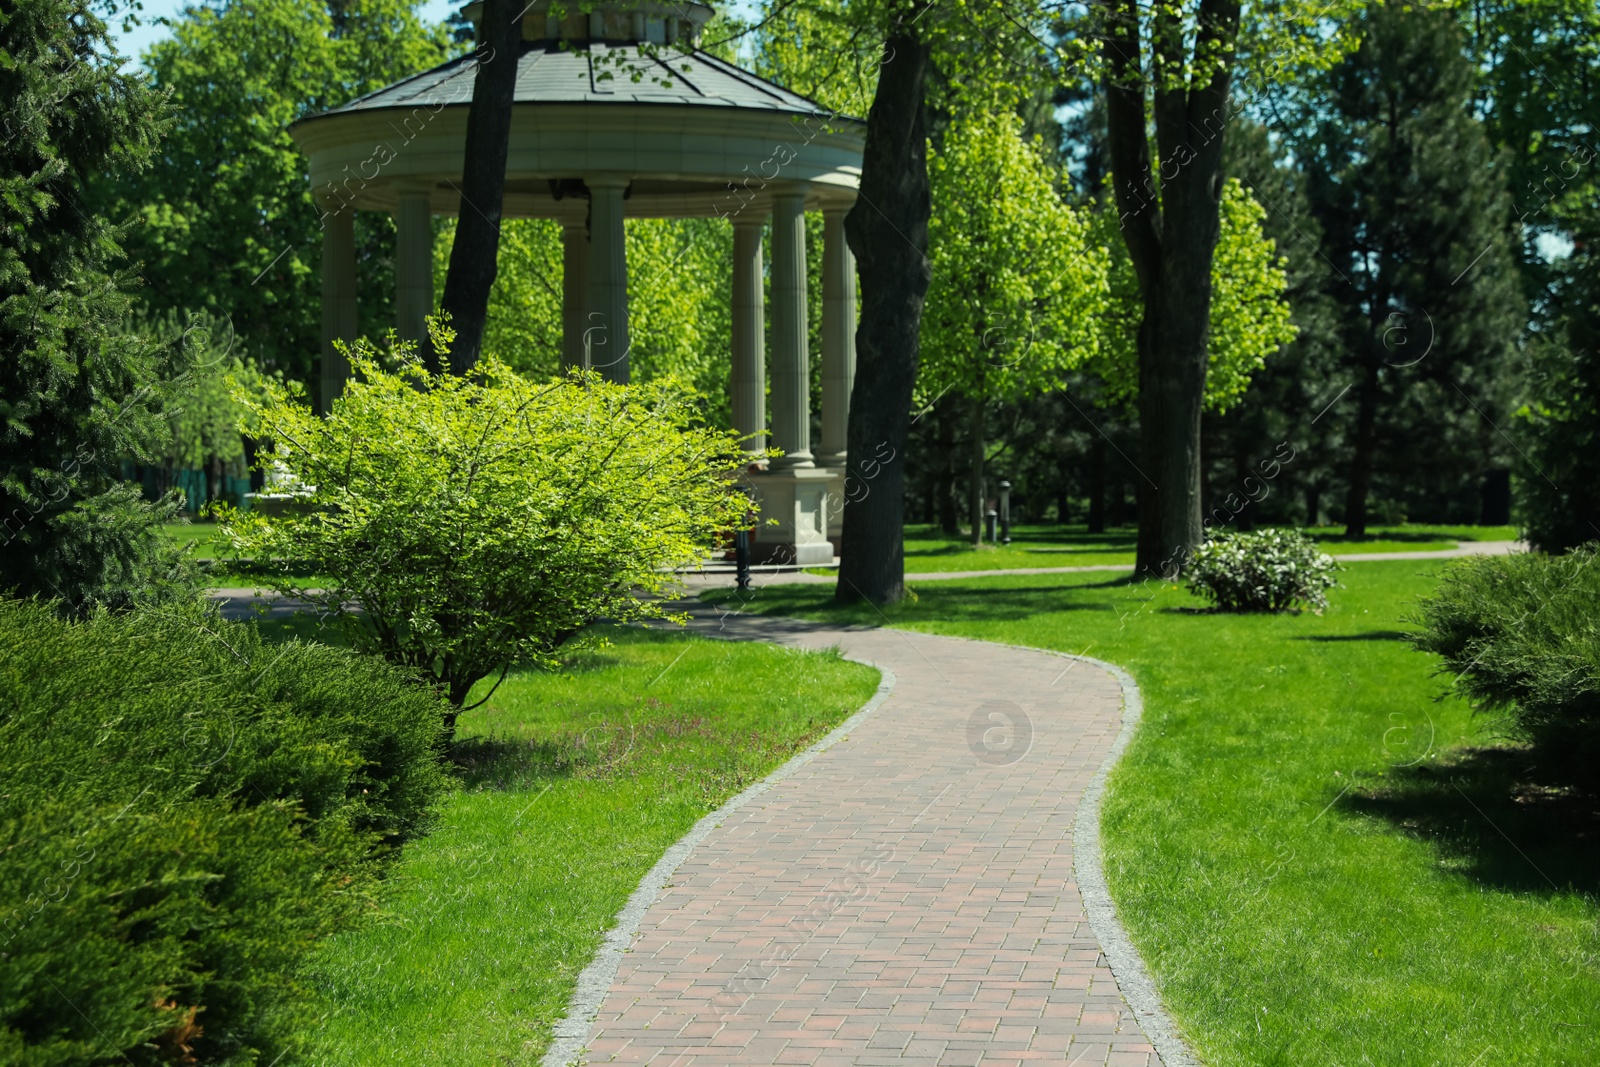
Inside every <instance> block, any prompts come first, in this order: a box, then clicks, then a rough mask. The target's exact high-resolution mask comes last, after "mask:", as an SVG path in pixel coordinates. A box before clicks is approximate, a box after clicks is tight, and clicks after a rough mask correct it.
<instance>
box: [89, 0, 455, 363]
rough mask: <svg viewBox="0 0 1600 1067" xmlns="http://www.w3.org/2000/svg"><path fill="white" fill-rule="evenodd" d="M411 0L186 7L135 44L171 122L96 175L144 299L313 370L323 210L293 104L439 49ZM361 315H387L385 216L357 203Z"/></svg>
mask: <svg viewBox="0 0 1600 1067" xmlns="http://www.w3.org/2000/svg"><path fill="white" fill-rule="evenodd" d="M416 7H417V4H416V3H415V0H348V2H346V0H330V2H326V3H324V2H321V0H229V2H227V3H222V4H203V5H195V6H190V7H186V8H184V10H183V12H182V14H181V15H179V16H178V17H176V18H174V19H173V20H172V22H171V30H172V32H171V36H170V37H167V38H164V39H162V40H158V41H157V42H156V43H155V44H153V45H152V46H151V47H150V49H149V51H148V52H147V53H146V54H145V55H144V57H143V65H144V67H145V68H146V69H147V70H148V71H149V74H150V78H151V80H152V81H153V83H154V84H155V85H156V86H157V87H158V88H160V89H162V90H165V91H166V92H167V93H168V94H169V97H170V100H171V102H172V105H173V108H174V111H175V113H176V122H175V124H174V125H173V127H172V128H171V130H170V131H169V132H168V134H167V137H166V139H165V141H164V144H163V146H162V151H161V152H160V154H159V155H158V156H157V157H156V158H155V160H154V161H153V163H154V165H153V166H152V168H151V169H150V170H149V171H147V172H145V173H143V174H140V175H122V176H118V177H116V178H114V179H113V180H110V181H105V182H100V183H97V186H98V188H97V189H96V194H97V197H98V199H99V201H100V202H101V203H102V204H103V206H104V210H105V211H106V212H107V213H108V214H111V215H112V216H114V217H117V218H127V219H129V220H130V221H132V222H135V223H136V225H135V226H133V228H132V229H131V231H130V233H129V237H128V248H129V251H130V253H131V254H132V255H133V256H134V257H135V258H136V259H138V260H139V261H140V262H141V264H142V266H141V270H142V271H143V274H144V276H145V278H147V279H148V281H149V285H148V288H147V290H146V292H145V293H144V294H143V297H144V300H145V301H146V303H147V304H148V305H149V307H150V309H151V310H153V311H156V312H164V311H168V310H178V311H207V312H209V313H211V314H213V315H218V316H226V317H227V318H228V319H229V320H230V322H231V324H232V329H233V330H234V331H235V332H236V333H237V335H238V336H239V337H240V339H241V340H242V341H243V343H244V345H245V347H246V348H247V349H248V350H249V351H250V352H251V354H252V355H253V356H254V357H255V358H256V360H257V361H258V362H259V363H260V365H261V366H262V367H264V368H266V369H269V370H273V369H276V370H279V371H282V372H283V373H285V374H287V375H289V376H290V377H293V378H296V379H299V380H304V381H309V380H311V378H312V376H313V374H314V363H313V361H314V359H315V358H316V353H318V352H320V351H321V332H320V331H321V326H320V318H319V312H318V309H319V307H320V306H321V288H320V281H319V278H320V275H321V267H320V263H321V258H320V257H321V247H322V238H321V229H320V224H319V219H320V216H321V212H320V211H319V210H318V208H317V207H316V205H315V202H314V200H313V195H312V194H313V190H312V189H311V188H310V186H309V185H308V184H307V182H306V177H305V175H306V163H305V158H304V156H303V155H301V153H300V151H299V149H297V148H296V147H295V145H294V141H293V139H292V138H291V137H290V136H289V132H288V127H289V126H290V124H291V123H293V122H294V121H295V120H297V119H300V118H304V117H305V116H307V115H310V114H315V113H317V112H320V111H324V110H326V109H328V108H331V107H336V106H338V105H340V104H343V103H346V102H348V101H350V100H352V99H354V98H355V97H357V96H360V95H362V94H363V93H368V92H371V91H373V90H375V89H378V88H381V87H382V86H384V85H387V84H389V83H390V82H393V81H396V80H398V79H400V78H403V77H406V76H409V75H412V74H416V73H418V72H420V71H423V70H426V69H428V68H429V67H432V66H435V65H437V64H438V63H440V62H443V61H444V60H445V59H446V58H448V56H449V55H451V54H453V52H454V51H455V48H454V46H453V45H451V44H450V43H449V41H448V39H447V37H446V35H445V32H444V29H443V27H442V26H434V27H427V26H424V25H423V24H422V23H421V22H419V21H418V19H417V17H416V14H415V9H416ZM356 244H357V260H358V262H357V272H358V275H359V276H360V278H361V280H362V300H361V302H360V309H361V321H360V328H361V331H362V333H363V334H365V335H368V336H381V334H382V332H383V331H384V330H386V329H387V328H388V326H389V325H390V324H391V323H392V322H393V321H394V315H393V292H394V282H393V245H394V224H393V222H392V221H391V220H390V219H389V217H388V216H387V215H384V214H382V213H379V212H372V211H362V212H358V213H357V214H356Z"/></svg>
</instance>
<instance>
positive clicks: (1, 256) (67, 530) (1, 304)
mask: <svg viewBox="0 0 1600 1067" xmlns="http://www.w3.org/2000/svg"><path fill="white" fill-rule="evenodd" d="M0 55H4V56H5V57H6V62H5V63H4V64H3V65H0V94H3V98H4V99H5V101H6V115H5V120H4V122H5V136H4V137H3V138H0V222H3V225H0V516H3V517H4V518H3V520H0V522H3V529H4V534H3V539H4V543H3V551H0V589H3V590H5V591H8V592H12V593H16V594H19V595H22V596H42V597H47V598H59V599H60V601H61V602H62V606H63V608H64V609H65V610H67V611H72V612H78V613H87V612H89V611H91V610H92V609H93V608H95V607H97V606H102V605H103V606H111V607H124V606H128V605H131V604H133V603H136V602H138V601H141V600H148V599H157V598H162V597H169V596H180V595H183V594H184V592H185V591H186V589H187V588H188V586H189V571H188V568H187V566H186V565H185V564H184V562H183V560H182V559H181V558H180V556H179V555H178V554H177V550H176V547H175V546H173V545H171V544H170V543H169V542H167V541H166V540H165V539H164V538H163V537H162V534H161V523H162V522H163V521H165V520H167V519H169V518H171V517H172V515H173V514H174V512H175V510H176V504H175V503H174V502H173V501H172V500H170V499H169V500H167V501H163V502H162V503H160V504H157V505H151V504H147V503H145V502H144V501H143V500H141V499H140V498H139V493H138V490H137V489H135V488H134V487H132V486H129V485H126V484H124V483H122V482H121V481H120V474H121V463H122V459H123V457H124V456H128V455H140V454H144V453H147V451H148V449H149V447H150V446H151V444H152V442H153V441H156V440H158V439H159V437H160V435H161V432H162V428H163V427H162V418H163V403H162V401H163V390H164V388H165V385H166V383H167V382H169V381H170V380H171V378H172V377H174V376H175V375H176V374H177V373H178V372H179V370H180V369H181V368H182V365H183V361H184V358H185V354H184V353H183V351H182V350H181V349H178V350H175V349H172V348H166V347H163V346H161V345H159V344H157V343H155V342H154V341H153V340H152V339H151V338H150V337H149V336H148V335H147V334H142V333H139V332H136V331H131V330H128V329H126V328H125V322H126V320H127V317H128V314H129V304H130V300H129V295H128V294H129V291H130V289H131V288H132V282H133V279H132V277H131V274H130V273H129V272H128V271H127V270H126V269H125V268H120V267H119V262H120V261H121V260H122V252H121V249H120V247H119V241H120V239H121V237H122V235H123V231H122V230H121V229H120V228H119V227H117V226H114V225H113V224H112V223H111V222H110V221H108V220H107V219H106V218H104V217H102V216H100V215H98V214H95V213H94V212H92V211H90V210H86V207H85V204H84V196H83V193H84V186H85V184H86V182H87V181H88V180H89V179H90V177H91V176H92V175H95V174H99V173H103V172H112V173H126V172H129V171H137V170H139V169H141V168H143V167H145V166H147V165H148V163H149V161H150V159H151V157H152V156H153V155H154V153H155V152H156V151H157V148H158V146H159V144H160V143H161V138H162V136H163V134H164V131H165V128H166V117H165V116H166V102H165V101H164V100H163V98H162V96H161V94H160V93H158V92H156V91H154V90H153V89H152V88H151V87H150V85H149V84H148V82H147V81H146V80H145V78H144V77H143V76H142V75H141V74H139V73H137V72H132V71H126V70H124V69H123V68H122V65H121V60H120V58H119V57H117V56H116V55H115V54H114V53H113V52H112V49H111V45H110V42H109V40H108V39H107V36H106V29H105V24H104V23H103V22H101V21H100V19H99V18H97V17H96V16H95V14H94V12H93V11H92V10H91V8H90V7H89V5H88V4H87V3H85V2H82V0H42V2H39V3H34V4H29V5H25V6H23V7H21V8H18V9H15V10H13V11H11V12H10V13H8V14H7V15H5V16H4V17H3V18H0Z"/></svg>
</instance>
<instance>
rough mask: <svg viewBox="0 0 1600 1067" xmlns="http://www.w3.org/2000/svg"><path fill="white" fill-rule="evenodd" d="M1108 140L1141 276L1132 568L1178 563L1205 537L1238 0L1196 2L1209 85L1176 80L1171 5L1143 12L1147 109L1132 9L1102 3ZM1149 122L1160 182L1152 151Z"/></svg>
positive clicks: (1158, 570) (1126, 2)
mask: <svg viewBox="0 0 1600 1067" xmlns="http://www.w3.org/2000/svg"><path fill="white" fill-rule="evenodd" d="M1105 8H1106V12H1107V15H1108V21H1107V27H1106V38H1105V56H1106V70H1107V74H1106V83H1105V91H1106V116H1107V133H1108V137H1107V141H1108V146H1109V148H1110V155H1111V172H1112V175H1113V177H1114V179H1115V180H1114V182H1113V187H1114V189H1115V192H1116V201H1117V208H1118V210H1119V211H1120V213H1121V224H1122V236H1123V240H1124V242H1125V243H1126V244H1127V246H1128V254H1129V258H1131V259H1132V261H1133V266H1134V271H1135V273H1136V275H1137V276H1138V279H1139V294H1140V298H1141V300H1142V302H1143V304H1144V315H1143V318H1142V321H1141V322H1140V324H1139V335H1138V354H1139V470H1137V471H1136V472H1135V474H1136V475H1137V476H1138V477H1139V478H1140V480H1141V481H1140V491H1139V494H1138V499H1139V538H1138V548H1137V556H1136V564H1135V566H1136V568H1137V572H1138V573H1139V574H1141V575H1144V576H1147V577H1150V576H1155V575H1160V574H1165V573H1171V572H1172V571H1173V570H1174V569H1175V568H1180V567H1182V566H1183V564H1184V563H1185V562H1187V557H1188V554H1189V552H1190V551H1191V550H1192V549H1194V548H1195V547H1196V546H1197V545H1199V543H1200V541H1201V540H1202V537H1203V528H1202V525H1201V517H1200V409H1201V405H1202V403H1203V402H1204V399H1205V385H1206V356H1207V349H1208V347H1209V340H1210V338H1209V334H1210V321H1211V261H1212V255H1213V253H1214V252H1215V250H1216V244H1217V234H1218V232H1219V230H1220V222H1219V215H1218V212H1219V210H1220V205H1221V198H1222V136H1223V128H1224V126H1225V124H1226V121H1227V118H1226V114H1225V108H1226V104H1227V100H1228V93H1229V88H1230V85H1231V72H1232V66H1233V51H1234V42H1235V41H1236V39H1237V35H1238V27H1239V4H1238V2H1237V0H1231V2H1230V0H1201V3H1200V10H1199V13H1198V20H1197V25H1198V26H1199V30H1198V32H1197V34H1196V38H1195V43H1194V52H1195V54H1196V55H1197V56H1203V57H1207V61H1211V60H1212V59H1214V60H1215V61H1216V67H1215V68H1214V70H1213V71H1212V74H1211V76H1210V78H1209V80H1206V81H1201V80H1200V76H1199V75H1198V74H1196V76H1195V78H1194V80H1193V85H1194V87H1193V88H1188V87H1187V84H1188V83H1187V82H1186V81H1185V80H1184V78H1183V77H1182V74H1181V72H1182V69H1183V66H1184V62H1185V56H1184V41H1183V27H1182V25H1181V21H1180V17H1179V15H1178V13H1177V10H1176V8H1175V7H1172V6H1169V7H1159V6H1158V8H1157V13H1156V14H1155V15H1154V16H1152V25H1153V28H1152V33H1151V38H1152V39H1151V64H1150V74H1149V80H1150V81H1151V82H1153V83H1154V84H1153V87H1152V88H1151V90H1150V98H1151V103H1152V111H1151V113H1150V114H1147V113H1146V109H1145V104H1146V75H1145V72H1144V68H1143V60H1142V51H1141V50H1142V45H1141V40H1140V38H1141V34H1140V29H1139V14H1138V5H1137V4H1136V3H1135V2H1134V0H1107V3H1106V4H1105ZM1152 114H1153V116H1154V119H1155V129H1156V143H1157V146H1158V149H1159V151H1160V162H1161V187H1160V190H1159V193H1158V191H1157V189H1156V184H1155V180H1154V173H1153V171H1152V166H1151V158H1150V139H1149V136H1148V130H1149V120H1150V117H1151V115H1152Z"/></svg>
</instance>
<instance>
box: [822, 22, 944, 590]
mask: <svg viewBox="0 0 1600 1067" xmlns="http://www.w3.org/2000/svg"><path fill="white" fill-rule="evenodd" d="M924 10H926V5H925V4H922V3H913V4H911V5H910V6H908V7H907V8H906V9H905V10H904V11H903V12H902V13H901V14H900V15H899V16H898V17H897V18H896V20H895V21H894V22H892V23H891V25H890V27H889V33H888V37H887V40H886V41H885V42H884V54H885V55H886V56H887V57H888V58H887V59H886V61H885V62H884V64H883V66H882V68H881V69H880V71H879V74H878V89H877V93H876V94H875V95H874V96H873V99H872V108H871V110H870V111H869V112H868V113H867V144H866V151H865V153H864V155H863V159H862V166H861V192H860V196H859V198H858V199H857V200H856V205H855V207H853V208H851V209H850V214H849V215H847V216H846V217H845V223H844V228H845V236H846V237H847V238H848V239H849V241H850V248H851V250H853V251H854V252H855V254H856V267H857V270H858V271H859V272H860V277H861V325H860V326H859V327H858V328H857V330H856V381H855V387H854V388H853V389H852V390H851V394H850V426H849V446H850V447H849V459H848V461H847V463H848V466H847V475H848V476H849V477H851V478H853V479H856V480H858V481H862V482H867V481H868V478H867V476H866V475H865V474H864V473H863V472H862V471H861V469H860V468H859V467H858V466H857V465H858V464H862V463H865V462H866V461H868V460H870V459H872V458H873V457H874V456H880V457H881V456H882V455H884V454H885V451H884V450H887V449H892V450H893V452H892V453H890V454H892V455H893V456H894V457H895V459H894V460H892V461H891V462H888V463H882V465H881V466H877V467H875V468H874V470H875V473H876V475H877V477H876V478H875V479H871V480H870V485H869V486H868V490H869V491H867V492H864V493H862V492H857V493H853V494H852V493H847V494H845V495H846V498H847V499H846V501H845V506H844V533H843V538H842V542H843V543H842V545H841V547H840V550H839V557H840V558H839V584H838V587H837V589H836V591H835V596H836V597H837V598H838V599H839V600H840V601H842V602H847V603H848V602H851V601H856V600H868V601H871V602H872V603H874V604H891V603H894V602H895V601H897V600H899V599H900V598H901V597H903V596H904V595H905V541H904V522H905V492H904V482H905V460H904V458H903V455H904V452H905V445H906V434H907V431H908V429H909V426H910V419H911V389H912V386H913V385H914V384H915V382H916V378H917V356H918V352H919V349H918V335H919V334H920V332H921V329H922V305H923V299H924V297H925V296H926V294H927V292H928V280H929V278H930V276H931V273H932V264H931V263H930V262H929V260H928V256H927V250H928V215H929V212H930V204H929V197H928V159H927V137H928V129H927V116H926V113H925V109H924V98H925V96H926V92H927V76H928V67H929V60H930V55H931V51H932V50H931V49H930V47H929V46H928V44H927V43H926V42H924V41H922V40H921V39H919V37H918V36H917V30H916V28H915V26H916V19H917V18H918V17H919V16H920V15H921V14H922V13H923V11H924ZM880 462H881V461H880Z"/></svg>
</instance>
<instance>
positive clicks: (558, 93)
mask: <svg viewBox="0 0 1600 1067" xmlns="http://www.w3.org/2000/svg"><path fill="white" fill-rule="evenodd" d="M649 51H650V53H653V54H643V53H641V52H640V49H639V47H638V46H637V45H615V46H612V45H606V44H593V45H589V46H587V47H582V48H576V49H562V48H556V47H550V46H549V45H548V43H547V42H543V41H525V42H523V53H522V56H521V57H520V58H519V59H518V61H517V92H516V103H518V104H600V105H604V104H668V105H679V106H682V105H689V106H693V107H721V108H741V109H749V110H754V111H777V112H785V113H793V114H801V115H815V114H824V115H825V114H827V112H826V109H825V108H823V107H822V106H821V105H820V104H817V103H814V102H813V101H811V100H808V99H806V98H805V97H803V96H801V95H799V94H798V93H791V92H790V91H789V90H787V89H784V88H781V87H779V86H777V85H774V84H772V83H771V82H769V81H767V80H765V79H763V78H758V77H757V76H756V75H754V74H751V73H750V72H749V71H746V70H740V69H739V68H738V67H735V66H733V65H731V64H728V63H724V62H723V61H722V60H720V59H717V58H715V57H714V56H710V55H707V54H706V53H705V52H701V51H699V50H697V49H696V50H691V51H685V50H683V49H681V48H679V47H677V46H675V45H657V46H655V47H653V48H651V49H650V50H649ZM474 71H475V67H474V64H473V62H472V57H471V56H462V57H461V58H459V59H454V60H451V61H450V62H449V63H445V64H443V65H442V66H438V67H435V68H433V69H432V70H430V71H426V72H424V73H422V74H417V75H414V76H412V77H410V78H407V79H405V80H404V81H399V82H396V83H395V84H393V85H390V86H387V87H385V88H383V89H379V90H378V91H377V92H374V93H369V94H368V95H366V96H363V97H360V98H359V99H356V100H352V101H351V102H350V103H348V104H345V105H344V106H342V107H336V108H334V109H333V110H331V111H325V112H323V113H322V114H323V115H329V116H331V115H342V114H348V113H351V112H357V111H371V110H376V109H380V108H405V109H408V110H409V109H411V108H418V107H429V108H437V107H439V106H441V105H450V104H470V103H471V102H472V82H473V76H474ZM311 117H312V118H319V117H321V116H311ZM839 118H845V116H839Z"/></svg>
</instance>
